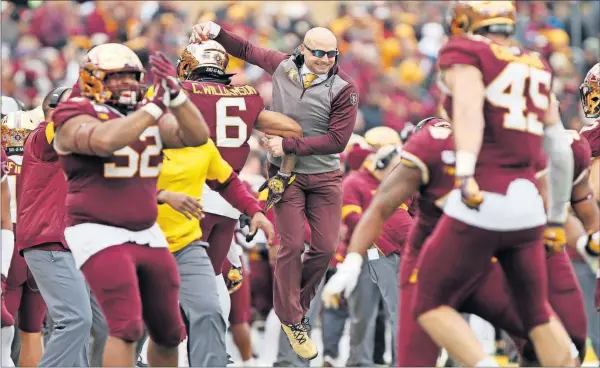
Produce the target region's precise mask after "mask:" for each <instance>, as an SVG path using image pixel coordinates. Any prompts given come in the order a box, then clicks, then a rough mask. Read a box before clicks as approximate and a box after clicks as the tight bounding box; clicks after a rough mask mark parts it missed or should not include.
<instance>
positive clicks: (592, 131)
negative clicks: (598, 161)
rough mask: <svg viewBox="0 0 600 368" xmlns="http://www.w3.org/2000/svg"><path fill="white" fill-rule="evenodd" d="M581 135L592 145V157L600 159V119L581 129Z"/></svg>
mask: <svg viewBox="0 0 600 368" xmlns="http://www.w3.org/2000/svg"><path fill="white" fill-rule="evenodd" d="M579 134H581V135H582V136H583V137H584V138H585V139H586V140H587V141H588V143H589V144H590V147H591V149H592V157H593V158H596V157H600V119H598V120H596V121H595V122H593V123H592V124H589V125H586V126H584V127H583V128H581V131H580V132H579Z"/></svg>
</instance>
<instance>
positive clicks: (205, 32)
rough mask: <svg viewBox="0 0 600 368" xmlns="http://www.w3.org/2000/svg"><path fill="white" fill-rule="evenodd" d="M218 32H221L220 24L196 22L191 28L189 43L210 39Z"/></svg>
mask: <svg viewBox="0 0 600 368" xmlns="http://www.w3.org/2000/svg"><path fill="white" fill-rule="evenodd" d="M219 32H221V26H220V25H218V24H217V23H215V22H203V23H198V24H196V25H195V26H194V27H193V28H192V34H191V36H190V39H189V43H201V42H202V41H207V40H212V39H214V38H215V37H217V36H218V35H219Z"/></svg>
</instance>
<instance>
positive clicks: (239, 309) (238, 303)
mask: <svg viewBox="0 0 600 368" xmlns="http://www.w3.org/2000/svg"><path fill="white" fill-rule="evenodd" d="M229 269H231V263H230V262H229V260H227V259H226V260H225V263H224V264H223V277H227V272H228V271H229ZM243 272H244V273H243V275H244V281H242V286H240V288H239V289H237V290H236V291H234V292H233V293H232V294H229V296H230V298H231V311H230V312H229V323H230V324H231V325H232V326H233V325H240V324H242V323H248V322H249V321H250V317H251V316H252V313H251V311H250V287H251V284H250V272H248V269H247V268H245V267H244V268H243Z"/></svg>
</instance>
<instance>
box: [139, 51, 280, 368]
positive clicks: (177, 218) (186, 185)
mask: <svg viewBox="0 0 600 368" xmlns="http://www.w3.org/2000/svg"><path fill="white" fill-rule="evenodd" d="M192 46H194V48H195V47H196V46H198V45H192ZM188 49H189V47H188ZM186 50H187V49H186ZM201 55H202V54H199V55H197V56H199V57H198V59H199V60H203V58H202V57H200V56H201ZM209 55H210V54H209ZM154 59H155V57H154V56H151V61H153V62H155V63H160V64H162V63H163V61H161V60H154ZM164 63H165V65H164V66H162V68H163V69H165V70H166V69H169V67H171V68H172V69H173V70H172V72H171V73H172V74H175V73H176V71H175V68H174V67H172V66H171V65H170V63H166V62H164ZM180 65H181V64H180ZM183 87H184V89H183V92H181V93H185V92H187V93H188V94H189V95H190V101H191V103H193V104H195V105H196V106H198V108H199V110H200V111H201V113H202V115H203V116H204V118H205V119H206V121H207V122H214V121H215V120H213V118H214V117H215V114H214V111H215V110H214V109H215V106H216V108H217V109H220V108H221V107H220V106H221V105H227V104H226V103H225V104H223V103H221V104H219V102H217V103H216V104H215V101H211V100H210V99H209V98H204V99H201V98H198V96H196V95H195V94H194V91H205V88H209V87H213V89H214V88H215V83H197V84H196V83H193V82H184V83H183ZM241 89H243V86H242V87H240V86H231V87H230V90H231V91H232V92H231V93H233V92H235V91H240V90H241ZM241 99H242V101H244V98H243V97H242V98H241ZM234 101H235V100H234ZM238 103H239V101H238ZM248 107H250V105H249V106H248ZM218 111H219V112H217V115H216V116H220V117H222V116H221V115H220V114H221V113H224V112H223V111H220V110H218ZM247 111H248V110H247ZM252 118H255V117H252ZM234 120H235V119H234ZM217 121H218V120H217ZM221 123H222V124H225V123H223V122H222V121H221ZM209 126H210V123H209ZM220 128H221V129H225V128H224V127H220ZM221 133H222V132H221ZM217 139H221V143H223V140H224V139H226V138H223V137H222V136H221V135H220V134H219V135H217ZM247 152H248V150H247V149H246V154H247ZM165 157H166V160H165V162H164V164H163V166H162V170H161V173H160V175H159V178H158V189H159V193H158V200H159V203H167V204H170V205H171V207H173V208H170V207H168V206H159V209H158V220H157V222H158V224H159V226H160V227H161V229H162V231H163V233H164V234H165V236H166V238H167V242H168V243H169V250H170V251H171V253H172V254H173V255H174V257H175V260H176V262H177V266H178V269H179V275H180V277H181V288H180V291H179V304H180V306H181V309H182V311H183V313H184V315H185V318H186V320H187V328H188V351H189V363H190V365H191V366H193V367H220V366H225V365H227V362H228V359H227V351H226V348H225V334H226V321H227V320H228V315H229V313H227V314H226V315H222V314H221V307H220V305H219V301H220V299H219V289H218V287H217V285H218V281H217V279H215V273H218V275H219V276H218V278H220V279H221V280H220V281H221V283H224V280H223V277H222V276H221V270H220V269H219V271H218V272H216V271H215V270H214V265H213V264H211V260H210V259H209V253H208V252H209V250H210V249H212V248H215V249H216V248H224V249H225V255H226V254H227V250H228V249H229V246H230V244H231V240H232V239H233V234H231V237H230V238H229V241H228V242H227V243H213V242H210V240H208V241H207V240H204V239H208V238H207V237H206V236H204V234H203V231H204V226H203V223H204V221H206V220H207V218H206V217H203V214H201V213H200V205H199V203H198V200H197V199H199V198H202V196H203V190H205V189H206V188H207V186H205V183H206V184H208V186H210V187H211V188H212V189H213V190H215V191H216V192H218V193H219V194H220V195H222V196H223V198H224V199H225V200H226V201H227V202H226V203H227V205H228V206H230V207H231V208H234V209H235V210H236V211H239V212H241V213H244V214H245V215H247V216H249V217H250V218H251V220H250V233H251V234H252V235H254V233H256V231H257V230H258V229H261V230H263V231H264V232H265V234H267V244H268V245H269V246H270V243H271V242H272V240H273V225H272V224H271V223H270V222H269V221H268V220H267V218H266V217H265V215H264V213H263V212H261V208H260V205H259V203H258V201H257V200H256V198H255V197H254V194H253V193H251V192H249V191H248V189H247V188H246V186H245V185H244V183H243V182H242V181H241V180H240V179H239V178H238V176H237V174H236V173H235V172H234V170H233V169H232V167H231V166H230V165H229V164H228V163H227V161H225V160H224V158H223V157H222V156H221V154H220V153H219V151H218V149H217V146H216V145H215V143H214V142H213V140H212V139H209V140H208V142H207V143H206V144H204V145H202V146H200V147H190V148H186V149H167V150H165ZM243 159H244V161H245V157H243ZM244 161H241V162H239V161H238V162H235V163H236V164H237V165H238V167H240V168H241V167H242V166H243V165H244ZM181 194H184V195H185V196H186V197H187V199H186V201H187V200H189V199H194V198H196V200H195V201H194V200H192V201H191V202H190V203H189V206H190V207H189V209H188V211H187V216H186V214H185V213H183V214H182V213H181V212H179V211H177V210H176V209H175V208H177V206H175V203H173V201H174V200H175V198H173V197H174V195H181ZM203 204H204V203H203ZM204 210H206V208H204ZM223 261H224V260H223V259H222V260H220V262H221V263H222V262H223ZM220 267H221V268H222V264H221V266H220ZM199 285H202V287H199ZM225 293H226V294H225V297H226V298H227V299H229V293H228V292H227V288H225ZM226 318H227V319H226Z"/></svg>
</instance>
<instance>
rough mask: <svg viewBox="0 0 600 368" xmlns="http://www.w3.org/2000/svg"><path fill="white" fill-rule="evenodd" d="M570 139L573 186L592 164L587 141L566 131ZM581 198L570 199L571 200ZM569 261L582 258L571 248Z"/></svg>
mask: <svg viewBox="0 0 600 368" xmlns="http://www.w3.org/2000/svg"><path fill="white" fill-rule="evenodd" d="M568 133H569V134H570V137H571V149H572V150H573V186H575V185H577V184H579V182H580V181H581V180H582V179H583V176H584V175H585V173H586V170H587V169H588V168H589V167H590V165H591V163H592V150H591V149H590V145H589V143H588V141H587V140H585V139H583V138H581V137H580V136H579V134H578V133H577V132H575V131H574V130H570V131H568ZM578 199H581V198H574V197H571V200H572V201H573V200H578ZM567 253H568V254H569V257H571V259H577V260H583V257H582V256H581V255H580V254H579V252H577V251H576V250H574V249H572V248H567Z"/></svg>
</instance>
